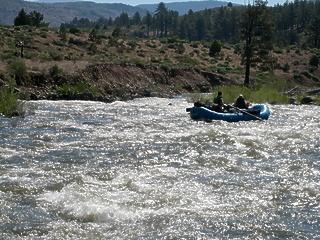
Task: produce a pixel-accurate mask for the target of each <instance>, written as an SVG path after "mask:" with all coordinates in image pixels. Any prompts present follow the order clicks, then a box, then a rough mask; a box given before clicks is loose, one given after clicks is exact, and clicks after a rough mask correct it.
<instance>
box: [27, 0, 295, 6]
mask: <svg viewBox="0 0 320 240" xmlns="http://www.w3.org/2000/svg"><path fill="white" fill-rule="evenodd" d="M27 1H30V2H38V1H39V0H27ZM57 1H59V2H71V1H70V0H57ZM78 1H84V0H78ZM86 1H91V2H96V3H124V4H128V5H132V6H136V5H139V4H154V3H156V4H157V3H160V2H164V3H169V2H188V1H189V0H86ZM190 1H197V0H190ZM219 1H225V2H232V3H239V4H244V5H245V4H248V3H250V2H251V3H252V1H253V0H219ZM285 2H286V0H268V5H269V6H274V5H275V4H281V5H283V4H284V3H285ZM289 2H291V1H290V0H289Z"/></svg>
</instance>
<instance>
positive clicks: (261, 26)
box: [239, 0, 274, 86]
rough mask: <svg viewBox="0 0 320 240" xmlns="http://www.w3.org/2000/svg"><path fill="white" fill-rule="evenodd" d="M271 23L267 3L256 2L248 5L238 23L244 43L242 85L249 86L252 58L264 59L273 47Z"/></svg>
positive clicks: (258, 0)
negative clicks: (243, 76) (244, 69)
mask: <svg viewBox="0 0 320 240" xmlns="http://www.w3.org/2000/svg"><path fill="white" fill-rule="evenodd" d="M273 26H274V25H273V23H272V22H271V15H270V11H269V8H268V7H267V2H266V1H263V0H256V1H255V3H254V5H248V6H247V7H246V10H245V12H244V13H243V15H242V20H241V22H239V28H240V34H241V35H240V39H241V40H242V41H243V42H244V49H243V53H242V59H243V61H244V64H245V68H246V71H245V80H244V84H245V85H247V86H248V85H249V84H250V68H251V64H252V63H253V62H254V57H256V56H258V57H259V58H260V59H265V57H266V56H267V55H268V54H269V51H270V50H271V49H272V47H273V42H272V30H273Z"/></svg>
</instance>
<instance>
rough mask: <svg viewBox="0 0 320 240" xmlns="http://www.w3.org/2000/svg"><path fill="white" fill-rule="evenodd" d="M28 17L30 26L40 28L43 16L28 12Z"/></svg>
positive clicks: (35, 12)
mask: <svg viewBox="0 0 320 240" xmlns="http://www.w3.org/2000/svg"><path fill="white" fill-rule="evenodd" d="M29 17H30V20H31V24H32V26H36V27H40V26H41V24H42V21H43V19H44V16H43V14H42V13H40V12H37V11H32V12H30V13H29Z"/></svg>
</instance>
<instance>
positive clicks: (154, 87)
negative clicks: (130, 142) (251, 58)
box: [0, 26, 320, 99]
mask: <svg viewBox="0 0 320 240" xmlns="http://www.w3.org/2000/svg"><path fill="white" fill-rule="evenodd" d="M124 33H125V29H124ZM89 35H90V33H89V32H87V31H83V30H81V31H80V32H77V33H75V34H72V33H68V34H67V36H66V39H65V41H63V39H62V38H61V35H60V34H59V31H58V30H57V29H45V28H43V29H37V28H34V27H29V26H24V27H8V26H1V27H0V36H1V38H0V39H1V40H0V46H1V49H0V81H1V82H2V83H5V82H6V81H8V79H11V78H15V80H16V83H17V87H18V88H19V89H25V90H27V91H29V94H30V91H31V92H32V94H39V95H43V96H45V95H48V94H52V93H60V94H63V93H68V92H69V93H70V92H72V93H75V92H81V93H84V92H90V94H96V95H103V96H106V95H107V94H110V95H112V96H113V99H114V98H117V97H119V98H126V96H127V95H126V94H130V96H131V97H132V96H135V94H137V92H139V94H138V95H137V96H152V92H157V91H158V92H160V91H161V92H162V93H164V92H166V91H167V95H168V96H170V95H173V94H179V93H181V92H186V91H189V92H190V91H193V92H195V91H208V90H210V88H215V87H217V86H219V85H241V84H242V83H243V80H244V79H243V78H244V69H243V66H242V65H241V58H240V56H239V55H238V54H236V52H237V48H238V46H235V45H228V44H225V45H223V47H222V50H221V52H220V54H218V55H217V56H216V57H210V56H209V47H210V43H207V42H189V41H183V40H179V39H176V38H163V39H138V38H135V39H127V38H113V37H111V32H105V33H99V35H98V37H97V38H96V39H94V40H89ZM21 51H22V52H21ZM21 53H23V58H22V57H21ZM319 54H320V52H319V50H315V49H300V48H299V47H297V46H290V47H288V48H285V49H279V48H278V49H275V50H274V51H273V53H272V55H273V59H274V62H273V67H274V69H272V70H270V66H264V68H265V69H269V70H268V71H262V70H261V69H255V68H253V72H252V81H253V83H254V86H256V87H257V86H261V85H265V84H273V86H277V87H279V86H280V87H279V88H282V90H283V91H286V90H289V89H291V88H293V87H295V86H297V85H298V86H301V87H302V88H308V89H312V88H319V86H320V80H319V78H320V70H319V68H316V67H314V66H311V65H310V59H311V58H312V57H313V56H319ZM133 66H134V67H133ZM160 70H161V71H160ZM1 82H0V83H1ZM129 82H130V84H128V83H129ZM130 96H128V97H130Z"/></svg>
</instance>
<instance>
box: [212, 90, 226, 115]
mask: <svg viewBox="0 0 320 240" xmlns="http://www.w3.org/2000/svg"><path fill="white" fill-rule="evenodd" d="M213 110H214V111H216V112H223V111H224V110H227V111H228V110H229V107H228V105H226V104H224V102H223V98H222V92H220V91H219V92H218V96H216V97H215V98H214V99H213Z"/></svg>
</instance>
